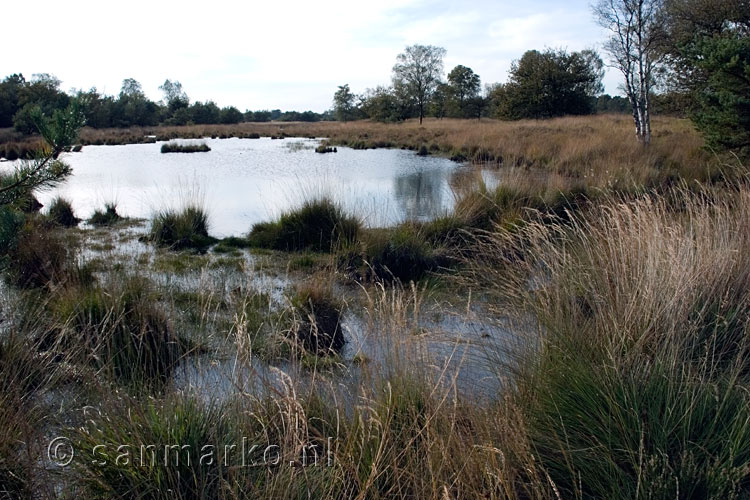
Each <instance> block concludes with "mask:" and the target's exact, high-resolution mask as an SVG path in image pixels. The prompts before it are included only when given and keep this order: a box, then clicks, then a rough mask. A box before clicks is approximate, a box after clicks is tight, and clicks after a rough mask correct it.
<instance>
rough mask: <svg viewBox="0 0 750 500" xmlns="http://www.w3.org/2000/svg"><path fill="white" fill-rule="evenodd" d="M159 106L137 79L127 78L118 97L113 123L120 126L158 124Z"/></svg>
mask: <svg viewBox="0 0 750 500" xmlns="http://www.w3.org/2000/svg"><path fill="white" fill-rule="evenodd" d="M158 113H159V107H158V106H157V105H156V103H154V102H152V101H151V100H149V99H148V98H147V97H146V94H144V93H143V88H142V87H141V84H140V83H138V81H137V80H135V79H133V78H126V79H125V80H123V81H122V87H121V88H120V95H119V96H118V98H117V103H116V105H115V112H114V117H113V120H112V121H113V124H114V125H116V126H119V127H130V126H132V125H141V126H148V125H156V124H157V123H158V122H159V116H158Z"/></svg>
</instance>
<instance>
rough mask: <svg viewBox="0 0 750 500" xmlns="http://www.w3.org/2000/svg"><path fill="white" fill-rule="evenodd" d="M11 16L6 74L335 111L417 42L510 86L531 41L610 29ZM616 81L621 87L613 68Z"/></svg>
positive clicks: (86, 7)
mask: <svg viewBox="0 0 750 500" xmlns="http://www.w3.org/2000/svg"><path fill="white" fill-rule="evenodd" d="M3 11H4V12H3V17H4V19H6V20H13V22H5V23H3V24H4V25H3V34H4V37H3V38H4V39H5V44H4V45H5V48H4V49H3V51H2V55H0V76H3V77H4V76H6V75H8V74H11V73H16V72H21V73H23V74H24V76H25V77H26V78H27V79H29V78H30V77H31V75H32V74H34V73H42V72H46V73H52V74H54V75H55V76H57V77H58V78H59V79H60V80H62V82H63V83H62V87H63V89H64V90H69V89H72V88H84V89H88V88H90V87H96V88H97V89H98V90H99V91H100V92H104V93H107V94H117V93H118V92H119V90H120V85H121V83H122V80H123V79H125V78H135V79H136V80H138V81H139V82H141V84H142V85H143V89H144V91H145V92H146V94H147V95H148V96H149V97H151V98H152V99H154V100H159V99H161V97H162V96H161V93H160V91H159V90H158V87H159V85H160V84H161V83H162V82H164V80H165V79H166V78H169V79H171V80H178V81H180V82H181V83H182V85H183V89H184V90H185V91H186V92H187V94H188V96H189V97H190V99H191V101H205V100H209V99H211V100H213V101H215V102H216V103H217V104H218V105H219V106H228V105H235V106H237V107H238V108H240V109H241V110H243V111H244V110H245V109H253V110H255V109H274V108H279V109H282V110H291V109H296V110H300V111H302V110H307V109H311V110H313V111H319V112H320V111H324V110H326V109H328V108H329V107H330V106H331V100H332V96H333V93H334V92H335V90H336V87H337V86H338V85H342V84H344V83H348V84H349V85H350V87H351V88H352V90H353V91H354V92H356V93H359V92H362V91H364V90H365V89H366V88H368V87H375V86H377V85H387V84H388V83H389V82H390V75H391V68H392V67H393V64H394V62H395V59H396V56H397V55H398V53H399V52H401V51H402V50H403V48H404V47H405V46H407V45H411V44H415V43H419V44H424V45H437V46H441V47H443V48H445V49H446V50H447V55H446V58H445V69H446V72H447V71H449V70H450V69H451V68H453V67H454V66H455V65H457V64H463V65H464V66H469V67H470V68H472V69H473V70H474V71H475V72H476V73H478V74H479V75H480V76H481V78H482V83H483V84H486V83H493V82H504V81H506V79H507V73H508V69H509V68H510V64H511V62H512V61H513V60H514V59H518V58H519V57H520V56H521V55H522V54H523V52H524V51H526V50H528V49H544V48H564V49H567V50H569V51H573V50H581V49H585V48H595V49H599V48H600V47H601V43H602V41H603V40H604V38H605V32H604V31H603V30H602V29H601V28H599V27H598V26H597V25H596V24H595V23H594V22H593V19H592V16H591V10H590V0H567V1H552V0H526V1H523V0H521V1H519V0H464V1H462V2H456V1H431V0H375V1H374V2H359V1H356V0H330V1H318V2H314V1H309V0H308V1H298V0H284V1H279V0H275V1H274V0H270V1H268V0H266V1H263V2H255V1H227V0H212V1H210V2H206V1H205V0H201V1H200V2H198V1H191V0H183V1H180V2H175V1H161V0H151V1H143V0H132V1H129V2H102V1H101V0H95V1H82V0H69V1H61V0H52V1H49V0H43V1H25V2H19V1H11V2H6V4H5V5H4V6H3ZM9 41H12V43H9ZM602 57H604V56H603V55H602ZM604 84H605V90H606V91H607V92H609V93H610V94H616V93H618V89H617V86H618V84H619V77H618V75H617V73H616V72H615V71H614V70H611V69H608V71H607V74H606V76H605V79H604Z"/></svg>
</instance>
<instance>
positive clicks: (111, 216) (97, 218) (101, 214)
mask: <svg viewBox="0 0 750 500" xmlns="http://www.w3.org/2000/svg"><path fill="white" fill-rule="evenodd" d="M121 220H123V217H122V216H121V215H120V214H119V213H117V205H116V204H114V203H105V204H104V210H100V209H96V210H94V213H93V215H92V216H91V217H90V218H89V220H88V221H87V222H88V223H89V224H91V225H94V226H111V225H112V224H116V223H118V222H120V221H121Z"/></svg>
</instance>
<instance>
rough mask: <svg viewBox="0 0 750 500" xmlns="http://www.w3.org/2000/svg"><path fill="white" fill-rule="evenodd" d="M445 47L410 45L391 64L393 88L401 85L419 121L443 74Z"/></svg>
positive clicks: (420, 121)
mask: <svg viewBox="0 0 750 500" xmlns="http://www.w3.org/2000/svg"><path fill="white" fill-rule="evenodd" d="M443 57H445V49H443V48H442V47H434V46H432V45H411V46H409V47H406V49H405V50H404V52H403V53H401V54H399V55H398V57H397V58H396V61H397V62H396V65H395V66H393V86H394V89H397V90H398V89H399V87H401V88H402V89H404V90H405V91H406V94H407V95H408V96H409V97H410V98H411V99H413V100H414V103H415V105H416V107H417V109H418V110H419V123H420V124H421V123H422V119H423V118H424V113H425V107H426V106H427V104H428V103H429V101H430V98H431V97H432V93H433V92H434V91H435V88H436V87H437V84H438V82H440V79H441V77H442V75H443Z"/></svg>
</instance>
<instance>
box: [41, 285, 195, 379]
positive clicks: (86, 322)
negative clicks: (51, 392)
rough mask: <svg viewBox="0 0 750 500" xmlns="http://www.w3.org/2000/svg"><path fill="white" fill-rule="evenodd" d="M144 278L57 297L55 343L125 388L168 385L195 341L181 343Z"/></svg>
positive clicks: (52, 305) (71, 289)
mask: <svg viewBox="0 0 750 500" xmlns="http://www.w3.org/2000/svg"><path fill="white" fill-rule="evenodd" d="M157 298H158V296H157V295H156V293H155V291H154V290H153V288H152V285H151V284H150V282H149V281H148V280H146V279H145V278H141V277H138V276H128V275H124V276H121V277H120V278H114V279H111V280H110V282H109V283H108V284H107V286H106V288H104V287H102V286H100V285H90V286H73V287H68V288H67V289H64V290H61V291H59V292H58V293H57V294H56V295H55V296H53V298H52V300H51V303H50V308H51V312H52V315H53V318H54V319H55V325H56V326H55V328H54V330H53V335H54V337H53V338H54V343H55V344H56V345H57V346H59V349H62V350H65V349H74V348H78V349H80V362H82V363H84V364H88V365H90V366H92V367H93V368H95V369H96V370H98V371H99V372H101V373H103V374H105V375H107V376H109V377H110V378H111V379H112V380H117V381H119V382H122V383H125V384H135V385H141V384H146V385H150V384H151V383H152V382H163V381H165V380H166V379H167V377H168V375H169V373H171V370H172V369H173V368H174V366H175V365H176V363H177V362H178V360H179V359H180V358H181V356H183V355H184V353H185V352H186V351H187V350H189V348H190V342H189V341H188V340H187V339H183V338H180V337H179V336H178V335H177V334H176V332H175V331H174V329H173V326H172V324H171V321H170V319H169V318H168V317H167V316H166V314H165V313H164V310H163V308H162V307H160V306H159V304H158V302H157Z"/></svg>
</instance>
